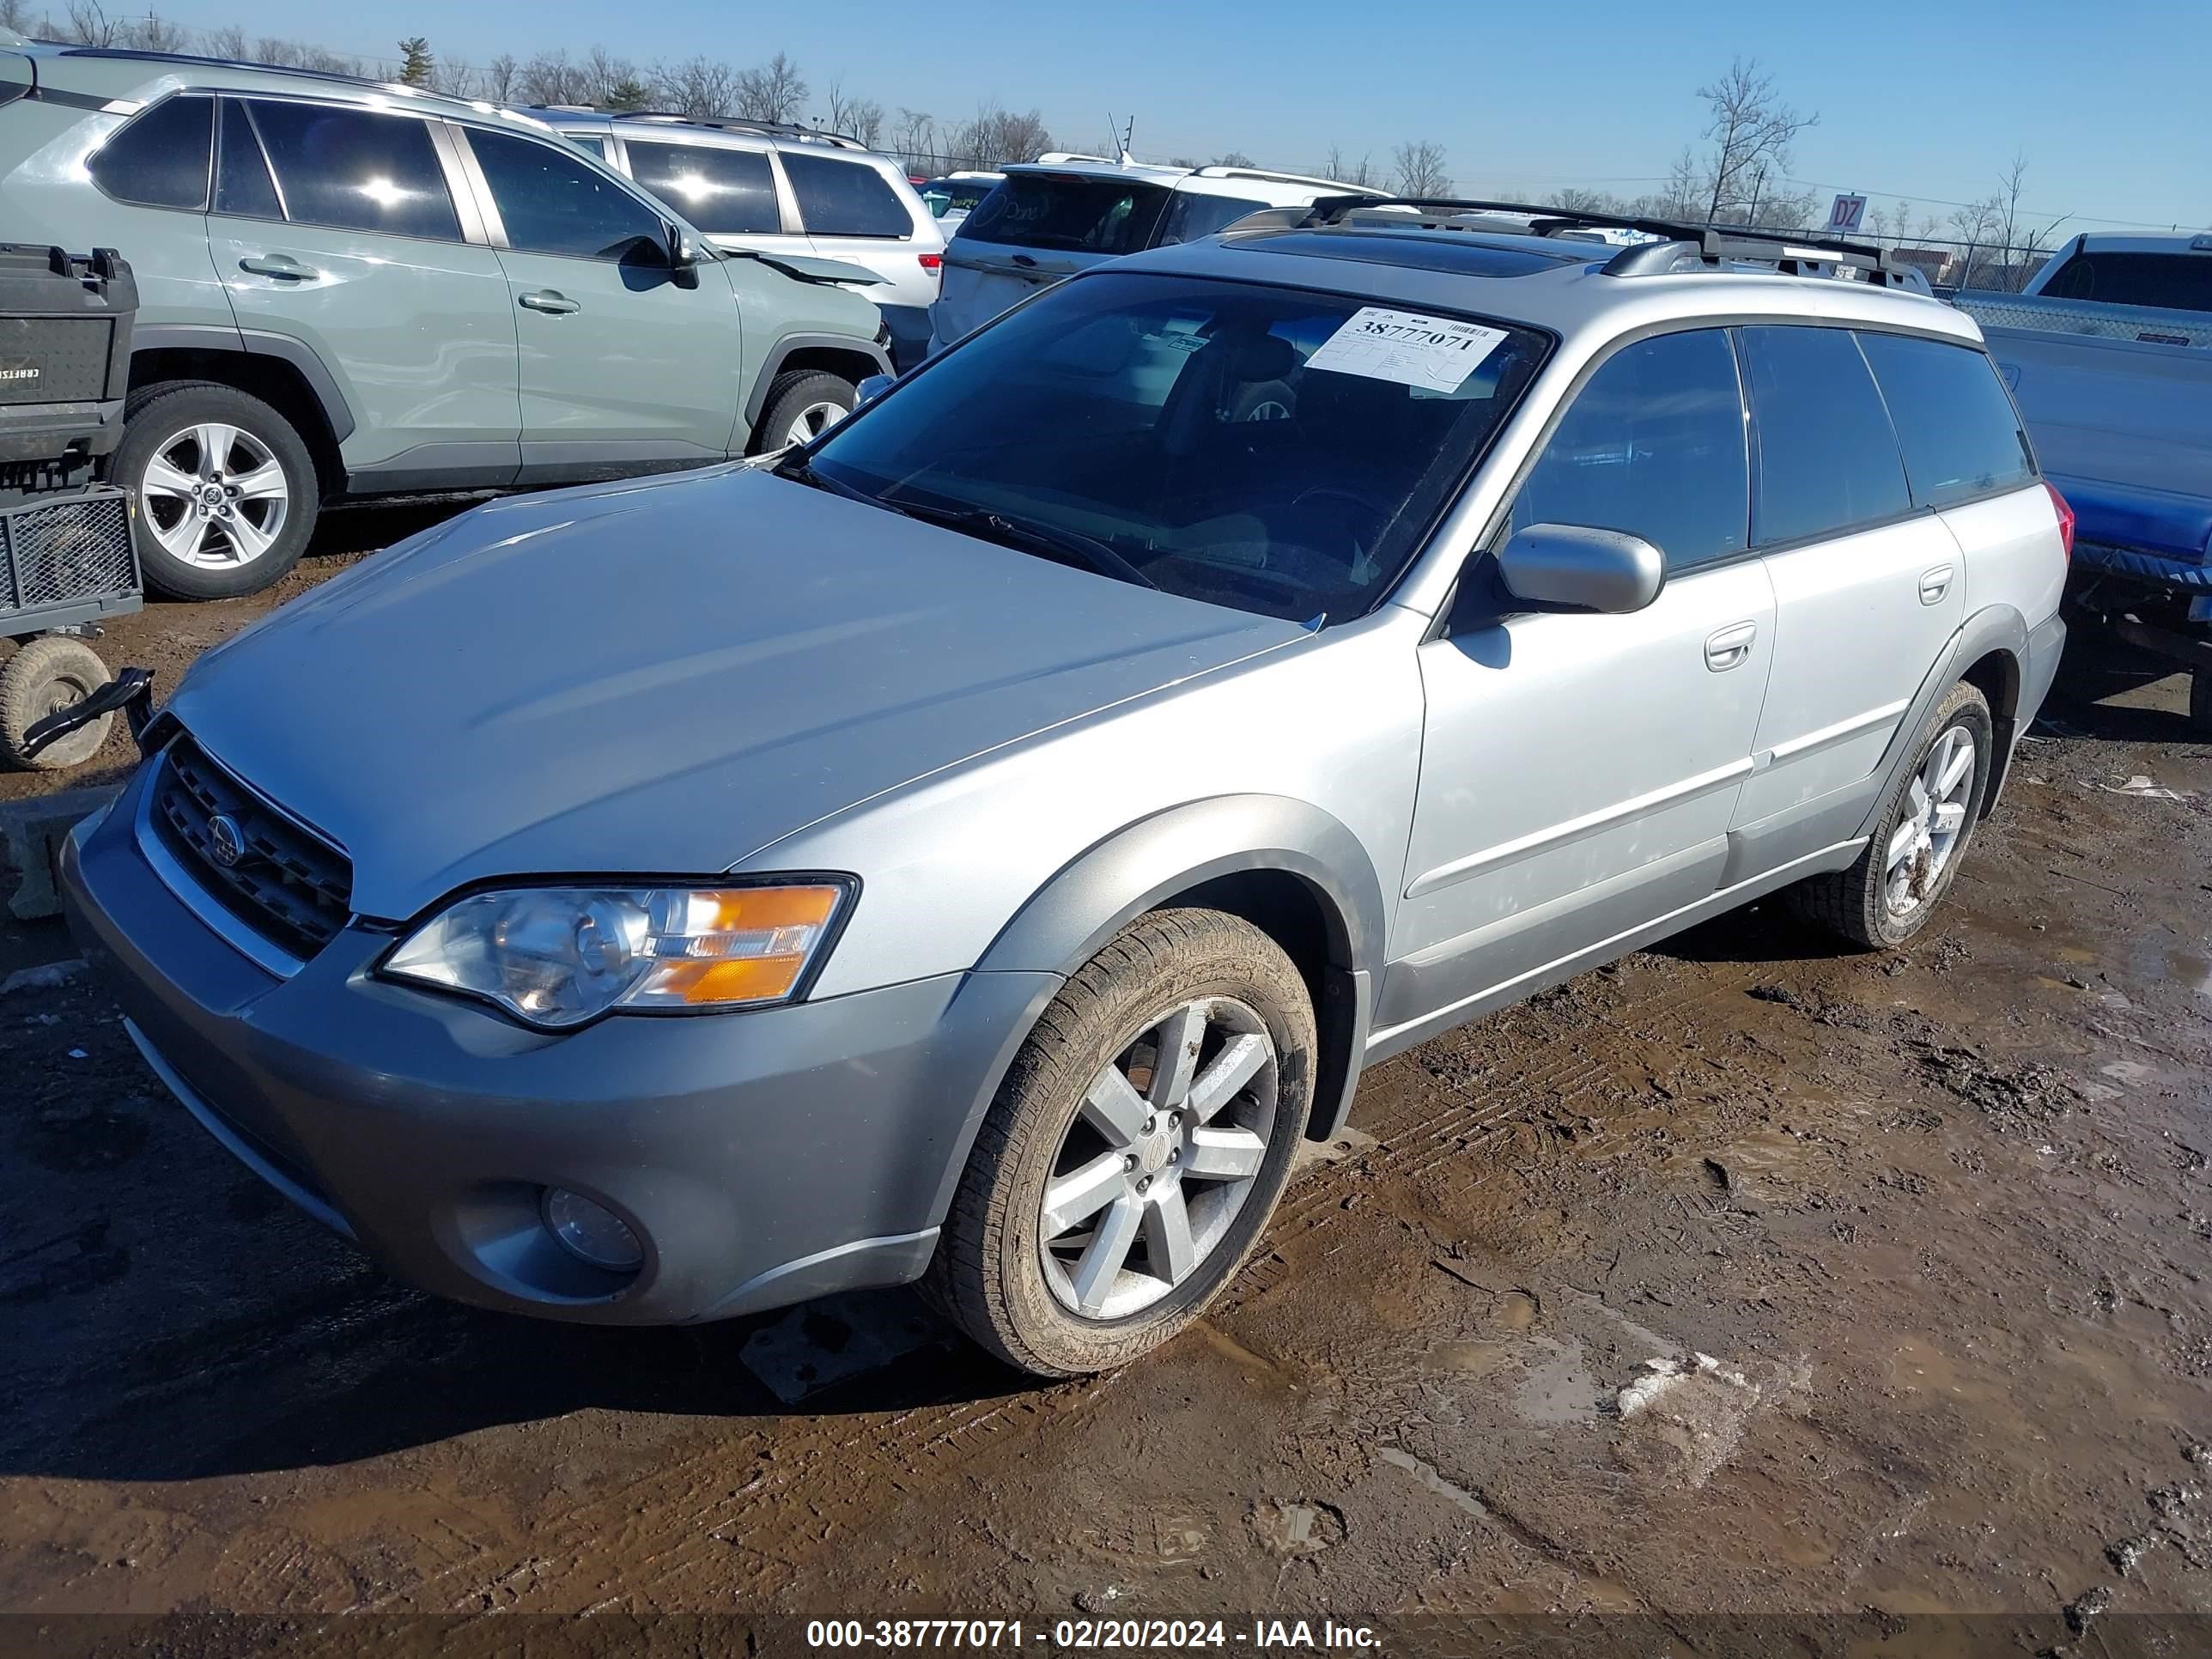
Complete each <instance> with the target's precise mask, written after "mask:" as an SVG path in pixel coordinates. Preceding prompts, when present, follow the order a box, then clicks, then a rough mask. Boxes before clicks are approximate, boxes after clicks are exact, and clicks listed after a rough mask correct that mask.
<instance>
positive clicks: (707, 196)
mask: <svg viewBox="0 0 2212 1659" xmlns="http://www.w3.org/2000/svg"><path fill="white" fill-rule="evenodd" d="M629 165H630V173H631V176H632V177H633V178H635V179H636V180H637V182H638V183H639V184H641V185H644V186H645V187H646V188H647V190H649V191H652V192H653V194H654V195H655V196H658V197H659V198H660V199H661V200H662V201H664V202H665V203H667V204H669V205H670V206H671V207H673V208H674V209H675V210H677V211H678V213H680V214H682V215H683V216H684V217H685V218H686V219H689V220H690V222H692V223H693V224H695V225H696V226H698V227H699V228H700V229H702V230H703V231H705V232H706V233H707V234H708V235H710V236H738V235H747V234H762V233H772V232H781V230H782V229H783V210H782V209H781V207H779V206H778V205H777V204H776V199H775V172H774V170H773V169H772V168H771V167H769V159H768V155H767V152H766V151H764V150H756V149H720V148H718V147H716V146H714V145H711V144H651V143H643V142H641V141H640V140H638V139H635V138H633V139H631V140H630V141H629ZM891 234H894V235H896V234H900V233H898V232H892V233H891Z"/></svg>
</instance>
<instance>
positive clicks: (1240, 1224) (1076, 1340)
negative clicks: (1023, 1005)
mask: <svg viewBox="0 0 2212 1659" xmlns="http://www.w3.org/2000/svg"><path fill="white" fill-rule="evenodd" d="M1315 1041H1316V1039H1315V1035H1314V1021H1313V1010H1312V1006H1311V1004H1310V1000H1309V999H1308V996H1307V993H1306V988H1305V984H1304V981H1303V980H1302V979H1301V978H1300V977H1299V975H1298V972H1297V968H1296V967H1294V966H1293V965H1292V964H1291V961H1290V959H1289V958H1288V957H1286V956H1285V955H1284V954H1283V951H1282V950H1281V948H1280V947H1279V946H1278V945H1276V944H1275V943H1274V941H1273V939H1269V938H1268V937H1267V935H1266V934H1265V933H1261V931H1260V930H1259V929H1257V928H1256V927H1253V926H1252V925H1251V924H1249V922H1246V921H1241V920H1239V919H1237V918H1236V917H1233V916H1228V915H1221V914H1220V913H1218V912H1216V911H1211V910H1164V911H1155V912H1153V913H1152V915H1147V916H1145V917H1142V918H1140V919H1139V921H1136V922H1133V923H1132V924H1131V925H1130V927H1128V928H1127V929H1126V930H1125V931H1124V932H1123V933H1121V934H1120V935H1118V936H1117V937H1116V938H1115V939H1114V940H1113V941H1112V942H1111V943H1109V945H1106V946H1105V947H1104V948H1103V950H1101V951H1099V953H1098V954H1097V956H1096V957H1092V958H1091V961H1090V962H1089V963H1086V964H1085V966H1084V967H1083V968H1082V969H1080V970H1079V972H1077V973H1076V974H1075V975H1073V976H1072V977H1071V978H1070V979H1069V981H1068V982H1067V985H1066V987H1065V988H1064V989H1063V990H1062V992H1061V993H1060V996H1059V997H1057V998H1056V999H1054V1002H1053V1003H1052V1005H1051V1006H1049V1007H1048V1009H1047V1010H1046V1011H1045V1012H1044V1014H1043V1015H1042V1017H1041V1018H1039V1019H1038V1021H1037V1024H1036V1029H1035V1030H1033V1031H1032V1032H1031V1033H1030V1036H1029V1039H1028V1041H1027V1042H1024V1045H1023V1047H1022V1049H1021V1052H1020V1053H1019V1054H1018V1055H1017V1056H1016V1058H1015V1060H1014V1063H1013V1065H1012V1068H1011V1069H1010V1070H1009V1072H1008V1074H1007V1077H1006V1082H1005V1084H1004V1085H1002V1086H1001V1088H1000V1091H999V1095H998V1097H997V1099H996V1100H995V1101H994V1103H993V1105H992V1108H991V1110H990V1113H989V1115H987V1118H986V1120H985V1121H984V1124H983V1127H982V1128H981V1131H980V1132H979V1133H978V1136H977V1140H976V1145H975V1151H974V1153H973V1154H972V1155H971V1157H970V1158H969V1165H968V1168H967V1170H966V1171H965V1172H964V1174H963V1179H962V1182H961V1186H960V1190H959V1193H958V1194H957V1196H956V1198H955V1199H954V1201H953V1206H952V1212H951V1215H950V1216H949V1217H948V1218H947V1219H946V1224H945V1231H944V1234H943V1236H942V1237H941V1238H940V1240H939V1245H938V1250H937V1255H936V1258H935V1261H933V1264H932V1267H931V1277H930V1281H929V1285H928V1288H929V1290H930V1292H931V1294H932V1297H933V1299H934V1300H935V1301H936V1302H937V1304H938V1305H939V1307H941V1308H942V1309H944V1310H945V1312H946V1313H947V1314H948V1315H949V1316H951V1318H952V1319H953V1321H954V1322H956V1323H957V1324H958V1325H960V1326H961V1327H962V1328H963V1329H964V1330H966V1331H967V1332H968V1333H969V1334H970V1335H971V1336H973V1337H975V1340H977V1341H979V1342H980V1343H981V1344H982V1346H985V1347H986V1348H988V1349H990V1350H991V1351H992V1352H994V1353H996V1354H997V1355H999V1356H1000V1358H1003V1359H1005V1360H1006V1361H1007V1362H1008V1363H1009V1364H1015V1365H1018V1366H1020V1367H1021V1368H1023V1369H1024V1370H1030V1371H1034V1372H1036V1373H1038V1374H1040V1375H1043V1376H1079V1375H1082V1374H1085V1373H1087V1372H1091V1371H1097V1370H1109V1369H1111V1368H1112V1367H1113V1366H1115V1365H1119V1364H1123V1363H1125V1362H1126V1361H1127V1360H1129V1359H1131V1358H1134V1357H1135V1356H1136V1355H1137V1354H1139V1353H1141V1352H1144V1351H1145V1350H1146V1349H1148V1348H1151V1347H1152V1346H1156V1345H1157V1344H1158V1343H1160V1342H1163V1341H1164V1340H1167V1339H1168V1338H1169V1337H1170V1336H1171V1335H1173V1334H1175V1333H1176V1331H1178V1330H1180V1329H1181V1328H1182V1327H1183V1326H1184V1325H1185V1324H1187V1323H1188V1322H1189V1321H1190V1320H1191V1319H1193V1318H1194V1317H1195V1316H1197V1314H1198V1313H1199V1312H1200V1310H1202V1309H1203V1308H1204V1307H1205V1306H1206V1303H1207V1302H1209V1301H1210V1300H1212V1297H1213V1296H1214V1295H1215V1294H1216V1293H1217V1292H1218V1291H1219V1290H1220V1289H1221V1287H1222V1285H1224V1284H1225V1283H1226V1281H1227V1280H1228V1279H1229V1277H1230V1276H1231V1274H1232V1273H1234V1272H1235V1271H1236V1269H1237V1266H1238V1264H1239V1263H1241V1262H1242V1261H1243V1259H1244V1256H1245V1255H1246V1253H1247V1252H1248V1251H1249V1249H1250V1248H1251V1246H1252V1243H1253V1242H1254V1240H1255V1239H1256V1238H1257V1237H1258V1236H1259V1234H1260V1231H1261V1228H1263V1227H1264V1226H1265V1225H1266V1224H1267V1217H1268V1215H1269V1214H1270V1213H1271V1212H1273V1208H1274V1206H1275V1201H1276V1200H1277V1198H1278V1197H1279V1196H1280V1194H1281V1192H1282V1188H1283V1183H1284V1181H1285V1178H1286V1177H1287V1176H1288V1175H1289V1172H1290V1164H1291V1155H1292V1153H1293V1152H1295V1151H1296V1150H1297V1142H1298V1139H1300V1137H1301V1136H1302V1135H1303V1134H1304V1132H1305V1122H1306V1117H1307V1113H1308V1109H1309V1107H1310V1086H1311V1084H1310V1079H1311V1078H1312V1075H1313V1056H1314V1048H1315Z"/></svg>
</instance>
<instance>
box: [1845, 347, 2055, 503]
mask: <svg viewBox="0 0 2212 1659" xmlns="http://www.w3.org/2000/svg"><path fill="white" fill-rule="evenodd" d="M1859 349H1860V350H1862V351H1863V352H1865V353H1866V360H1867V362H1869V364H1871V365H1872V366H1873V368H1874V378H1875V383H1876V384H1877V385H1879V386H1881V395H1882V398H1883V400H1884V401H1885V402H1887V404H1888V405H1889V418H1890V420H1891V421H1892V422H1894V423H1895V425H1896V428H1897V441H1898V443H1899V447H1902V448H1903V449H1904V451H1905V477H1906V479H1907V480H1908V481H1909V482H1910V483H1911V485H1912V499H1913V500H1914V501H1917V502H1919V503H1920V505H1922V506H1923V507H1948V506H1950V505H1952V504H1953V503H1954V502H1957V501H1966V500H1968V499H1969V498H1971V497H1972V496H1975V495H1990V494H1991V493H1992V492H1994V491H1996V490H2000V489H2012V488H2015V487H2016V486H2018V485H2021V484H2024V483H2028V482H2029V481H2030V480H2031V479H2033V477H2035V462H2034V459H2033V456H2032V455H2031V453H2029V450H2028V447H2027V434H2026V433H2024V432H2022V431H2021V429H2020V416H2019V415H2018V413H2017V412H2016V411H2015V410H2014V409H2013V406H2012V399H2011V398H2008V397H2007V396H2006V395H2005V389H2004V384H2003V382H2002V381H2001V380H1998V379H1997V370H1996V364H1994V363H1992V362H1990V359H1989V354H1988V353H1987V352H1984V351H1982V350H1979V349H1976V348H1975V347H1972V346H1965V345H1947V344H1945V343H1943V342H1942V341H1941V340H1916V339H1912V338H1911V337H1907V336H1905V335H1902V334H1862V335H1860V336H1859Z"/></svg>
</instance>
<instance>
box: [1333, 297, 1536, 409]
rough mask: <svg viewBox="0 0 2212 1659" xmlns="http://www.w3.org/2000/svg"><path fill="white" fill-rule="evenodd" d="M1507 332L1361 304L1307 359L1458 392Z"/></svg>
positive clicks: (1374, 377)
mask: <svg viewBox="0 0 2212 1659" xmlns="http://www.w3.org/2000/svg"><path fill="white" fill-rule="evenodd" d="M1504 337H1505V331H1504V329H1502V328H1485V327H1484V326H1483V325H1481V324H1480V323H1463V322H1461V321H1460V320H1459V319H1456V318H1454V317H1425V316H1423V315H1422V314H1421V313H1419V312H1418V311H1388V310H1385V309H1384V308H1383V307H1381V306H1362V307H1360V308H1359V309H1358V311H1355V312H1354V313H1352V315H1351V316H1350V317H1348V318H1347V319H1345V324H1344V326H1343V327H1342V328H1340V329H1339V330H1337V331H1336V332H1335V333H1334V334H1332V335H1330V336H1329V337H1328V339H1326V340H1324V341H1322V343H1321V346H1320V349H1317V350H1316V352H1315V353H1314V355H1313V356H1310V357H1309V358H1307V359H1306V367H1307V368H1326V369H1334V371H1335V372H1336V373H1337V374H1364V375H1365V376H1366V377H1367V378H1368V379H1369V380H1395V381H1396V382H1397V383H1398V384H1399V385H1401V386H1421V387H1424V388H1425V389H1426V390H1428V391H1431V392H1456V391H1457V390H1459V387H1460V385H1461V383H1462V381H1464V380H1466V379H1467V377H1468V375H1470V374H1474V371H1475V370H1476V369H1477V368H1480V367H1481V364H1482V361H1483V359H1484V358H1486V357H1487V356H1490V354H1491V353H1492V351H1494V350H1496V349H1497V348H1498V342H1499V341H1500V340H1503V339H1504Z"/></svg>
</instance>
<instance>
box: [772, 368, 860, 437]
mask: <svg viewBox="0 0 2212 1659" xmlns="http://www.w3.org/2000/svg"><path fill="white" fill-rule="evenodd" d="M859 401H860V390H859V388H858V387H856V386H854V384H853V383H852V382H851V381H850V380H846V379H845V378H844V377H843V376H842V375H839V374H830V373H829V371H828V370H826V369H818V368H801V369H794V370H793V371H792V372H791V373H790V374H779V375H777V376H776V377H775V379H774V380H771V381H769V387H768V402H767V403H766V404H764V405H763V408H762V410H761V418H760V426H759V428H758V429H757V434H756V436H755V440H754V444H753V447H755V448H756V449H758V450H762V451H767V450H771V449H786V448H788V447H790V446H792V445H793V444H804V443H811V442H812V441H814V440H815V439H817V438H818V437H820V436H821V435H823V433H825V432H827V431H828V430H829V428H831V427H833V426H835V425H836V424H837V422H840V421H842V420H843V419H844V418H845V417H846V416H848V415H850V414H851V413H852V412H853V405H854V404H856V403H858V402H859Z"/></svg>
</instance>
